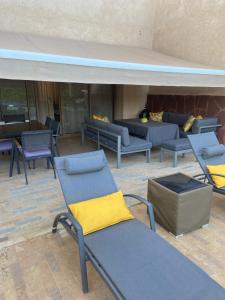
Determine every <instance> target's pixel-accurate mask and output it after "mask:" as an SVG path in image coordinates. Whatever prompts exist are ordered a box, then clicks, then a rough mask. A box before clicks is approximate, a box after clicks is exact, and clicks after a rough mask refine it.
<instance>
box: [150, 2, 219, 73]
mask: <svg viewBox="0 0 225 300" xmlns="http://www.w3.org/2000/svg"><path fill="white" fill-rule="evenodd" d="M156 4H157V5H156V11H155V18H154V38H153V49H154V50H157V51H160V52H162V53H166V54H169V55H173V56H177V57H180V58H184V59H188V60H191V61H193V62H199V63H204V64H208V65H215V66H219V67H225V51H224V49H225V0H197V1H196V0H156Z"/></svg>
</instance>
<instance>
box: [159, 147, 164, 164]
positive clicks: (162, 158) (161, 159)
mask: <svg viewBox="0 0 225 300" xmlns="http://www.w3.org/2000/svg"><path fill="white" fill-rule="evenodd" d="M159 160H160V162H162V161H163V160H164V151H163V149H162V148H161V149H160V158H159Z"/></svg>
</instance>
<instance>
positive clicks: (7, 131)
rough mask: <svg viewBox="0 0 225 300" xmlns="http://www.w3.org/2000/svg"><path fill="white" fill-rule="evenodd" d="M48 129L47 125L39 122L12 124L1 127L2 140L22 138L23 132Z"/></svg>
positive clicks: (0, 136) (0, 135)
mask: <svg viewBox="0 0 225 300" xmlns="http://www.w3.org/2000/svg"><path fill="white" fill-rule="evenodd" d="M44 129H47V128H46V126H45V125H43V124H42V123H41V122H39V121H37V120H33V121H30V122H24V123H11V124H2V125H0V138H16V137H20V136H21V134H22V132H23V131H35V130H44Z"/></svg>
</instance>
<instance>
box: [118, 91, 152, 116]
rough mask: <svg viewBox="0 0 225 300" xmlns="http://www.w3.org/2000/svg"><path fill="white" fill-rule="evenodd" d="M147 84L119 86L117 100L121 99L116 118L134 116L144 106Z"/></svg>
mask: <svg viewBox="0 0 225 300" xmlns="http://www.w3.org/2000/svg"><path fill="white" fill-rule="evenodd" d="M148 90H149V87H148V86H140V85H139V86H138V85H137V86H134V85H124V86H120V88H119V94H118V96H119V101H122V105H121V106H120V109H122V112H121V111H120V112H119V111H117V115H116V117H117V118H118V117H119V118H121V117H122V118H124V119H128V118H136V117H137V114H138V112H139V111H140V110H141V109H143V108H144V106H145V104H146V102H147V95H148Z"/></svg>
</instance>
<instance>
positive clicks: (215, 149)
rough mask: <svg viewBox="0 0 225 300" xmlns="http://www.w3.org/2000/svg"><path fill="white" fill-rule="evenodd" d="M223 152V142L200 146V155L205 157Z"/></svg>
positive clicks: (224, 150) (224, 147) (224, 149)
mask: <svg viewBox="0 0 225 300" xmlns="http://www.w3.org/2000/svg"><path fill="white" fill-rule="evenodd" d="M224 153H225V146H224V145H223V144H220V145H216V146H211V147H204V148H202V157H203V158H206V159H207V158H210V157H214V156H219V155H223V154H224Z"/></svg>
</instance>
